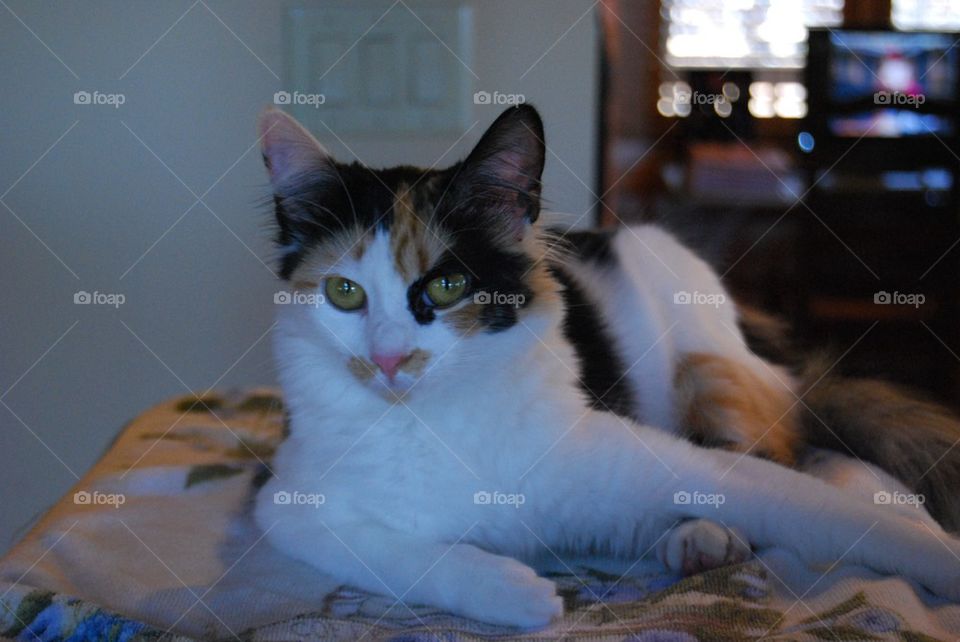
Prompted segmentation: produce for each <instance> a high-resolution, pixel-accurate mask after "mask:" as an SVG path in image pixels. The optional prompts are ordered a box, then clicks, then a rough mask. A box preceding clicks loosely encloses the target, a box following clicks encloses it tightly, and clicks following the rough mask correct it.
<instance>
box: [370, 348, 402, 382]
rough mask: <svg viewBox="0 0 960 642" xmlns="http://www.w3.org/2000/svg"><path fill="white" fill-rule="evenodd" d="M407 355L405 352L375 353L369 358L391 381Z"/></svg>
mask: <svg viewBox="0 0 960 642" xmlns="http://www.w3.org/2000/svg"><path fill="white" fill-rule="evenodd" d="M407 357H408V355H405V354H375V355H373V357H371V358H372V359H373V362H374V363H375V364H377V365H378V366H379V367H380V369H381V370H383V374H385V375H387V379H390V380H391V381H393V378H394V377H395V376H396V375H397V370H398V369H399V368H400V366H401V365H402V364H403V362H404V361H406V360H407Z"/></svg>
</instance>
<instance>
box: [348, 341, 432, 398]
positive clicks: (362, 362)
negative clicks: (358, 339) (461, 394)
mask: <svg viewBox="0 0 960 642" xmlns="http://www.w3.org/2000/svg"><path fill="white" fill-rule="evenodd" d="M430 357H431V354H430V352H428V351H426V350H421V349H419V348H416V349H414V350H413V351H411V352H410V353H409V354H407V355H404V356H403V357H401V358H399V359H396V360H394V361H393V363H391V364H390V365H389V366H386V365H385V364H384V362H383V360H382V359H365V358H362V357H358V356H354V357H351V358H350V360H349V361H348V362H347V369H348V370H349V371H350V373H351V374H352V375H353V376H354V377H356V378H357V379H358V380H359V381H361V382H363V383H365V384H367V385H369V386H371V387H372V388H374V389H375V390H377V391H378V392H380V393H382V394H384V395H385V396H386V397H388V398H393V397H395V396H396V395H402V394H406V393H407V392H408V391H409V390H410V389H411V388H412V387H413V386H414V385H416V383H417V382H419V381H420V379H421V378H422V377H423V375H424V373H425V372H426V368H427V364H428V363H429V361H430Z"/></svg>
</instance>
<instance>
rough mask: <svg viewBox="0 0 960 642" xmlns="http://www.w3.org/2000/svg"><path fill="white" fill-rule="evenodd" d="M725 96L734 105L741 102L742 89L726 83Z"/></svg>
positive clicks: (724, 85) (724, 84)
mask: <svg viewBox="0 0 960 642" xmlns="http://www.w3.org/2000/svg"><path fill="white" fill-rule="evenodd" d="M723 96H724V97H725V98H726V99H727V100H729V101H730V102H732V103H735V102H737V101H738V100H740V88H739V87H737V84H736V83H732V82H725V83H723Z"/></svg>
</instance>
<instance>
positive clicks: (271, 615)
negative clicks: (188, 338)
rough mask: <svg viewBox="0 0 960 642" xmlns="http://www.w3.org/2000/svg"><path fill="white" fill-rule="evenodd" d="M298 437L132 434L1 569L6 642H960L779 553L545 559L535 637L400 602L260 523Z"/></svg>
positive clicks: (141, 430)
mask: <svg viewBox="0 0 960 642" xmlns="http://www.w3.org/2000/svg"><path fill="white" fill-rule="evenodd" d="M284 431H285V429H284V413H283V407H282V403H281V400H280V398H279V396H278V395H277V393H276V392H275V391H274V390H270V389H251V390H244V391H232V392H223V393H218V394H212V393H208V394H206V395H203V396H202V397H201V398H198V397H193V396H190V397H184V398H179V399H173V400H170V401H168V402H166V403H163V404H161V405H158V406H156V407H154V408H152V409H150V410H148V411H147V412H145V413H143V414H142V415H141V416H139V417H138V418H136V419H135V420H134V421H132V422H130V423H129V424H128V425H127V426H125V427H124V429H123V430H122V431H121V432H120V434H119V435H118V437H117V438H116V440H115V441H114V443H113V444H112V445H111V446H110V448H109V449H108V451H107V452H106V453H105V455H104V456H103V457H102V458H101V459H100V461H99V462H98V463H97V464H96V465H95V466H94V467H93V469H92V470H91V471H90V472H89V473H88V474H87V475H86V476H85V477H84V478H83V479H82V480H81V481H80V482H79V483H78V484H77V485H76V486H75V487H74V488H73V489H71V491H70V492H69V493H68V494H67V495H66V496H65V497H63V498H62V499H61V500H60V501H59V502H58V503H57V504H56V506H54V507H53V508H52V509H51V510H50V511H49V512H48V513H47V514H46V515H45V516H44V517H43V518H42V519H41V520H40V521H39V522H38V523H37V525H36V526H35V527H34V528H33V529H32V530H31V531H30V533H28V534H27V536H26V537H25V538H24V539H23V540H22V541H20V542H19V543H18V544H17V545H16V546H15V547H14V548H13V549H12V550H11V551H10V552H9V553H8V554H7V555H6V556H5V557H4V558H3V559H2V560H0V602H2V608H0V636H2V637H3V638H5V639H17V640H60V639H66V640H118V641H127V640H147V639H150V640H155V639H165V640H190V639H205V640H206V639H226V640H229V639H238V640H244V641H248V640H249V641H258V640H299V639H323V640H328V639H344V640H370V641H371V642H372V641H375V640H409V641H414V640H454V639H456V640H481V639H492V638H495V639H498V640H511V639H537V640H560V639H564V640H630V641H632V642H654V641H659V642H688V641H693V640H731V641H734V640H754V639H770V640H904V641H916V642H919V641H924V640H926V641H929V640H943V641H948V640H958V639H960V606H956V605H951V604H947V603H944V602H943V601H942V600H939V599H937V598H935V597H933V596H931V595H930V594H928V593H927V592H926V591H924V590H923V589H922V588H920V587H918V586H916V585H914V584H912V583H910V582H908V581H907V580H904V579H902V578H892V577H881V576H878V575H876V574H874V573H872V572H870V571H869V570H867V569H864V568H857V567H851V566H844V565H842V564H840V565H837V566H836V567H835V568H831V569H817V570H813V569H808V568H805V567H804V566H803V565H801V564H800V563H799V562H798V561H797V560H796V559H795V558H794V557H793V556H792V555H791V554H789V553H787V552H786V551H782V550H776V549H772V550H766V551H761V552H760V554H759V555H758V557H756V558H755V559H753V560H751V561H749V562H747V563H745V564H742V565H739V566H733V567H728V568H723V569H718V570H716V571H712V572H709V573H704V574H702V575H699V576H694V577H691V578H687V579H682V578H680V577H678V576H675V575H671V574H668V573H666V572H665V571H664V570H663V569H662V568H661V567H660V566H659V564H658V563H656V562H655V561H651V560H646V559H641V560H628V561H619V562H616V561H611V560H600V559H559V558H555V557H552V556H548V557H545V558H544V560H543V561H542V563H541V564H540V565H539V568H538V570H539V571H540V572H541V573H542V574H544V575H547V576H549V577H551V578H553V579H555V580H556V582H557V584H558V586H559V588H560V592H561V594H562V596H563V598H564V601H565V604H566V615H565V616H564V618H563V620H562V621H559V622H556V623H554V624H553V625H552V626H551V627H549V628H548V629H546V630H542V631H536V632H526V633H524V632H521V631H517V630H513V629H509V628H504V627H497V626H489V625H484V624H481V623H478V622H474V621H471V620H467V619H463V618H458V617H454V616H451V615H449V614H446V613H443V612H440V611H437V610H435V609H431V608H428V607H417V606H413V607H409V608H408V607H406V606H403V605H397V604H395V603H394V601H393V600H392V599H388V598H386V597H383V596H379V595H373V594H368V593H364V592H361V591H357V590H354V589H352V588H350V587H349V586H340V585H338V584H337V583H336V582H335V581H334V580H333V579H331V578H329V577H326V576H324V575H322V574H320V573H319V572H317V571H315V570H313V569H311V568H309V567H306V566H305V565H303V564H300V563H297V562H295V561H293V560H290V559H288V558H286V557H284V556H283V555H281V554H280V553H278V552H276V551H274V550H273V549H272V548H271V546H270V545H269V543H268V542H267V541H266V540H265V539H264V538H263V533H261V532H260V531H259V530H258V529H257V528H256V526H255V525H254V524H253V523H252V521H251V519H250V507H251V503H252V497H253V494H254V493H255V492H256V487H257V485H258V483H261V482H262V481H263V480H264V479H265V473H267V467H266V465H267V464H268V463H269V461H270V457H271V455H272V453H273V451H274V449H275V448H276V446H277V444H278V443H280V441H281V440H282V439H283V436H284ZM810 536H811V537H816V533H815V532H811V533H810ZM345 554H347V553H346V551H345Z"/></svg>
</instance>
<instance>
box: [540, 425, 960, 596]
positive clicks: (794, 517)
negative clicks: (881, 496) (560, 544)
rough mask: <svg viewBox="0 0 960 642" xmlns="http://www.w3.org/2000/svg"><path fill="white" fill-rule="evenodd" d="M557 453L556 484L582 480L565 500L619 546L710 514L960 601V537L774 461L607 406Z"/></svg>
mask: <svg viewBox="0 0 960 642" xmlns="http://www.w3.org/2000/svg"><path fill="white" fill-rule="evenodd" d="M631 433H633V434H631ZM573 435H575V436H573ZM550 461H551V462H552V463H551V464H549V465H548V468H550V470H545V471H544V472H545V473H546V475H547V476H549V478H550V480H551V481H552V483H554V484H556V480H558V479H571V480H575V482H576V483H575V484H570V485H565V486H564V488H563V490H564V495H563V504H562V505H559V509H562V510H563V512H564V514H576V513H577V512H579V513H580V514H588V515H590V516H591V519H590V520H587V521H588V522H589V523H588V524H584V526H583V528H584V529H586V528H588V527H589V528H592V529H594V531H595V533H594V535H595V537H601V536H604V535H606V536H607V537H609V538H610V540H609V541H610V543H611V544H612V547H614V548H617V549H620V550H638V549H639V550H644V548H645V547H649V546H651V545H653V544H654V542H655V541H656V539H657V538H658V537H661V536H663V534H664V530H665V529H667V528H668V527H669V526H671V524H674V523H675V522H677V521H679V520H684V519H691V518H700V519H708V520H713V521H715V522H718V523H720V524H723V525H726V526H728V527H730V528H735V529H738V530H739V531H741V532H742V533H743V535H744V539H745V540H746V541H747V542H749V543H750V544H751V545H754V546H780V547H785V548H788V549H790V550H793V551H794V552H795V553H796V554H797V555H798V556H799V557H800V559H802V560H803V561H805V562H806V563H808V564H811V565H819V564H831V563H833V562H836V561H837V560H841V559H842V560H843V561H844V562H846V563H852V564H862V565H865V566H869V567H871V568H873V569H874V570H876V571H879V572H881V573H889V574H897V575H904V576H907V577H909V578H912V579H914V580H916V581H918V582H920V583H922V584H924V585H925V586H927V587H928V588H929V589H931V590H932V591H934V592H935V593H938V594H940V595H942V596H944V597H947V598H950V599H954V600H960V540H957V539H956V538H953V537H950V536H948V535H946V534H944V533H942V532H937V531H936V530H932V529H929V528H924V527H923V526H922V525H918V524H917V523H916V522H915V521H912V520H907V519H905V518H904V517H902V516H901V515H899V514H897V513H896V512H895V511H891V510H888V509H886V507H883V506H876V505H873V504H867V503H865V502H861V501H858V500H857V499H855V498H853V497H851V496H850V495H849V494H847V493H846V492H844V491H841V490H839V489H837V488H834V487H832V486H830V485H828V484H826V483H825V482H822V481H820V480H818V479H815V478H813V477H810V476H809V475H804V474H802V473H799V472H797V471H795V470H791V469H789V468H786V467H783V466H780V465H777V464H774V463H772V462H769V461H765V460H762V459H757V458H754V457H749V456H742V455H740V454H738V453H733V452H728V451H724V450H718V449H703V448H697V447H695V446H693V445H692V444H690V443H688V442H685V441H683V440H680V439H678V438H676V437H672V436H670V435H667V434H665V433H663V432H662V431H659V430H657V429H654V428H649V427H644V426H632V427H629V428H628V427H626V426H624V424H623V422H621V421H620V420H619V419H618V418H616V417H614V416H612V415H611V414H610V413H601V412H592V413H591V414H590V415H588V416H587V417H586V418H584V420H583V421H581V422H580V424H578V426H577V430H576V431H575V432H574V433H572V436H571V437H569V438H565V439H563V440H562V441H561V442H560V443H559V444H558V445H557V446H556V447H555V448H554V451H553V452H552V453H551V456H550ZM687 492H689V493H690V494H691V499H690V500H689V501H686V497H685V496H683V495H681V494H682V493H687ZM694 493H700V495H699V496H698V497H699V498H700V499H702V498H704V497H706V498H707V501H699V500H698V499H695V497H697V496H695V495H694ZM678 498H679V499H681V501H678ZM711 498H712V499H713V500H715V501H710V500H711ZM657 529H659V532H657Z"/></svg>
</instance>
